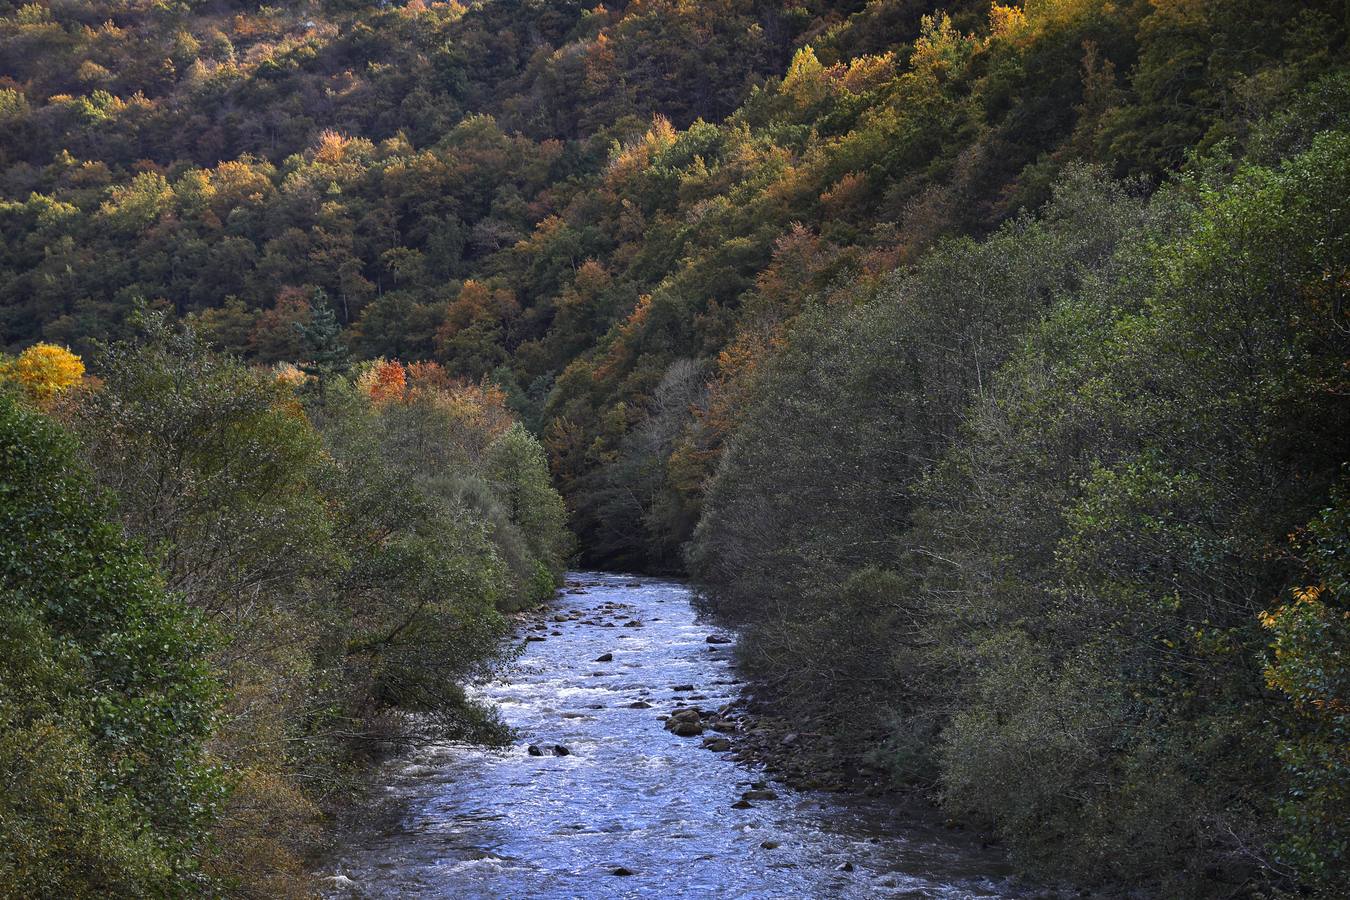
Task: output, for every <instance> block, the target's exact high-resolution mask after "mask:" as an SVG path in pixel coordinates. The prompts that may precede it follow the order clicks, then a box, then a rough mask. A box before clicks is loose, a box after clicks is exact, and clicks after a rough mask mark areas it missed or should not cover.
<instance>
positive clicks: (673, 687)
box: [670, 684, 694, 691]
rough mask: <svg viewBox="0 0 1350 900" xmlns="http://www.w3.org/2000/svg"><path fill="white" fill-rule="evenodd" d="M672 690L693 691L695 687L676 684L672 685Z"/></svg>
mask: <svg viewBox="0 0 1350 900" xmlns="http://www.w3.org/2000/svg"><path fill="white" fill-rule="evenodd" d="M670 689H671V690H672V691H692V690H693V689H694V686H693V685H692V684H676V685H671V688H670Z"/></svg>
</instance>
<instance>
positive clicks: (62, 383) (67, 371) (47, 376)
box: [0, 343, 84, 403]
mask: <svg viewBox="0 0 1350 900" xmlns="http://www.w3.org/2000/svg"><path fill="white" fill-rule="evenodd" d="M83 378H84V362H83V361H82V360H81V359H80V358H79V357H78V356H76V355H75V354H74V353H72V352H71V351H70V350H69V349H68V348H66V347H60V346H57V345H56V344H47V343H39V344H34V345H33V346H31V347H29V348H28V349H27V350H25V351H23V353H21V354H19V356H18V358H17V359H15V360H13V361H11V362H9V363H6V364H4V366H3V368H0V379H3V380H5V381H12V382H14V383H16V384H18V385H19V386H20V387H21V388H22V389H23V391H24V393H26V394H27V395H28V396H29V397H30V398H32V399H33V400H35V401H37V402H38V403H48V402H50V401H51V400H52V399H53V398H55V397H56V396H57V395H59V394H61V393H64V392H65V391H67V390H69V389H70V388H72V387H74V386H75V385H77V384H79V383H80V381H81V379H83Z"/></svg>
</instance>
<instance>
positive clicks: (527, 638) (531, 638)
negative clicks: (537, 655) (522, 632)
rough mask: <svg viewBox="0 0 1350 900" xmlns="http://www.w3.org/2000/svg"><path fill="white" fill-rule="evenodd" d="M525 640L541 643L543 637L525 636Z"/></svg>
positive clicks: (538, 635)
mask: <svg viewBox="0 0 1350 900" xmlns="http://www.w3.org/2000/svg"><path fill="white" fill-rule="evenodd" d="M525 640H526V641H542V640H544V636H543V635H542V634H531V635H527V636H526V637H525Z"/></svg>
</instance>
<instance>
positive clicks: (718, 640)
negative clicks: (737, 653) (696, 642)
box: [707, 634, 731, 644]
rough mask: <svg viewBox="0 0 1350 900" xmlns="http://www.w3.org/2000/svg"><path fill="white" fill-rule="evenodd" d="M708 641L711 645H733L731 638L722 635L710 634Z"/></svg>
mask: <svg viewBox="0 0 1350 900" xmlns="http://www.w3.org/2000/svg"><path fill="white" fill-rule="evenodd" d="M707 640H708V643H710V644H730V643H731V638H729V637H726V636H725V635H721V634H710V635H708V638H707Z"/></svg>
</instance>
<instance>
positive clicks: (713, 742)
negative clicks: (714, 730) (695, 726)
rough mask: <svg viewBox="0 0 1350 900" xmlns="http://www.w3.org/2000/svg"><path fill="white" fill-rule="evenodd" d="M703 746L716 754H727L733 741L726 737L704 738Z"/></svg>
mask: <svg viewBox="0 0 1350 900" xmlns="http://www.w3.org/2000/svg"><path fill="white" fill-rule="evenodd" d="M703 746H704V747H705V748H707V749H708V750H711V751H712V752H714V753H726V752H727V751H728V750H730V749H731V741H729V740H727V739H726V738H724V737H714V738H704V739H703Z"/></svg>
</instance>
